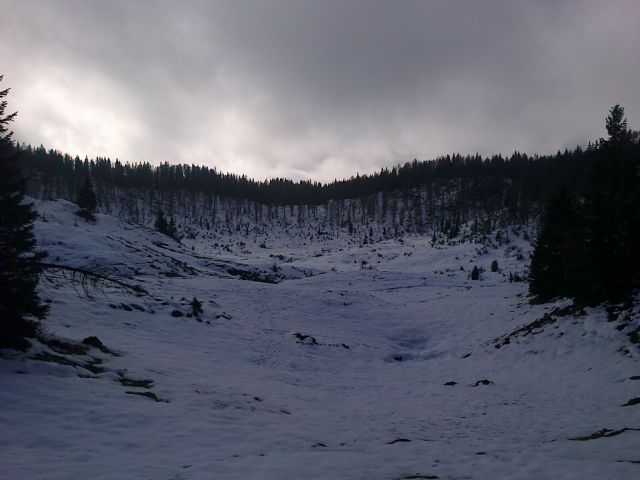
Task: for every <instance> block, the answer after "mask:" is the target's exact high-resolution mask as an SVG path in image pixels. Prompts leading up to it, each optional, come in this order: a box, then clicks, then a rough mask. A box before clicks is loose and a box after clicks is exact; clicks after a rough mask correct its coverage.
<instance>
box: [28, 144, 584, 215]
mask: <svg viewBox="0 0 640 480" xmlns="http://www.w3.org/2000/svg"><path fill="white" fill-rule="evenodd" d="M19 148H20V150H21V163H22V165H23V168H24V169H25V170H26V172H27V176H29V177H30V178H33V177H37V176H38V175H40V176H41V177H42V179H43V180H42V181H43V182H46V183H47V184H48V187H49V188H50V189H51V191H52V196H64V194H65V192H66V191H68V190H69V189H71V191H74V190H77V188H78V186H79V185H80V184H81V183H82V182H83V181H84V179H85V178H86V177H87V176H91V178H92V179H93V180H94V181H95V183H96V184H98V185H103V186H107V187H119V188H137V189H143V190H154V191H189V192H197V193H207V194H215V195H219V196H222V197H228V198H240V199H246V200H251V201H254V202H259V203H262V204H265V205H320V204H323V203H326V202H328V201H329V200H337V199H350V198H362V197H366V196H369V195H373V194H376V193H378V192H391V191H398V190H407V189H411V188H415V187H417V186H420V185H424V184H426V183H430V182H433V181H435V180H442V179H453V178H455V179H463V180H469V181H482V182H483V184H484V185H485V186H486V187H493V188H495V189H496V190H498V191H499V192H500V193H501V194H504V196H505V200H506V201H507V203H509V204H510V205H511V206H513V207H515V206H516V205H517V204H518V203H522V202H525V203H526V202H535V201H539V200H540V199H544V198H546V197H547V196H548V195H549V193H550V191H552V190H553V189H554V188H555V187H557V186H558V185H565V186H567V187H568V188H570V189H572V190H575V189H576V188H578V187H579V185H580V182H581V181H582V179H583V173H584V171H585V168H584V165H585V163H588V162H589V161H590V157H591V155H592V152H591V150H590V149H587V150H583V149H582V148H581V147H579V146H578V147H576V148H575V149H574V150H571V151H569V150H565V151H564V152H557V153H556V154H555V155H543V156H538V155H534V156H529V155H527V154H525V153H520V152H514V153H513V154H512V155H511V156H509V157H503V156H502V155H494V156H491V157H483V156H481V155H477V154H476V155H466V156H463V155H460V154H454V155H446V156H443V157H439V158H437V159H434V160H422V161H418V160H413V161H411V162H407V163H405V164H404V165H398V166H394V167H392V168H387V167H385V168H382V169H380V170H379V171H378V172H375V173H373V174H370V175H355V176H353V177H351V178H349V179H344V180H334V181H333V182H330V183H325V184H323V183H320V182H312V181H305V180H301V181H292V180H289V179H285V178H274V179H270V180H265V181H256V180H252V179H249V178H247V177H246V176H245V175H236V174H232V173H222V172H219V171H218V170H217V169H216V168H210V167H207V166H197V165H187V164H177V165H174V164H169V163H167V162H164V163H160V164H159V165H151V164H150V163H147V162H143V163H122V162H121V161H120V160H117V159H116V160H115V161H112V160H111V159H109V158H104V157H97V158H95V159H89V158H85V159H84V160H82V159H80V158H79V157H77V156H76V157H71V156H70V155H68V154H63V153H61V152H58V151H55V150H47V149H46V148H45V147H43V146H40V147H32V146H30V145H19ZM502 179H508V180H509V182H508V185H505V184H503V183H502V182H499V181H498V182H497V180H502Z"/></svg>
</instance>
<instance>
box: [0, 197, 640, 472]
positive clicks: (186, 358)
mask: <svg viewBox="0 0 640 480" xmlns="http://www.w3.org/2000/svg"><path fill="white" fill-rule="evenodd" d="M37 207H38V210H39V211H40V212H41V213H42V214H43V216H44V218H45V219H46V221H38V222H37V225H36V234H37V238H38V242H39V245H41V246H43V247H45V248H46V249H47V250H48V251H49V253H50V260H51V261H55V262H59V263H63V264H66V265H73V266H90V267H94V268H95V267H97V268H99V269H100V271H102V272H105V273H108V274H111V275H117V276H118V278H121V279H122V278H124V279H126V281H128V282H129V283H132V284H139V285H141V286H142V287H143V288H145V289H146V290H147V291H148V292H149V295H147V296H136V295H135V294H133V293H132V292H124V291H121V290H118V289H115V288H112V287H106V288H105V291H104V292H102V291H98V292H94V293H93V295H91V297H87V296H86V295H83V294H82V291H79V288H78V287H77V286H75V287H74V286H73V285H70V283H69V282H68V281H64V280H63V279H60V278H51V279H50V280H49V281H45V282H43V284H42V285H41V293H42V296H43V298H46V299H50V300H51V312H50V315H49V317H48V319H47V320H46V322H45V323H44V330H45V332H46V333H47V334H48V335H50V336H52V337H54V338H59V339H67V340H73V341H78V342H79V341H81V340H82V339H84V338H86V337H89V336H97V337H98V338H99V339H100V340H101V341H102V342H103V343H104V345H106V347H108V348H109V349H111V350H112V351H113V352H114V353H116V354H117V355H113V354H110V353H104V352H102V351H100V350H99V349H97V348H93V347H92V348H90V349H89V350H88V351H87V352H86V353H84V354H76V355H72V354H64V353H60V352H56V351H55V349H54V348H53V347H52V346H51V345H47V344H44V343H38V344H37V345H35V346H34V349H33V350H32V351H30V352H28V354H26V355H25V354H12V355H9V354H4V357H5V358H4V359H2V360H0V424H1V425H2V428H1V429H0V452H1V453H0V464H2V471H3V474H2V475H1V476H2V477H3V478H8V479H14V478H15V479H18V478H30V479H68V478H91V479H122V478H136V479H185V480H186V479H189V480H191V479H212V478H215V479H218V478H219V479H250V478H256V479H289V478H305V479H334V478H340V479H354V480H355V479H402V478H420V476H422V478H432V477H433V478H435V477H437V478H441V479H457V478H471V479H485V478H495V479H500V478H505V479H507V478H508V479H520V478H522V479H525V478H527V479H535V478H555V479H574V478H575V479H585V478H586V479H601V478H620V479H624V478H637V475H638V465H637V464H634V463H632V462H637V461H639V460H640V454H639V453H638V448H637V447H638V445H640V431H635V430H626V431H623V432H621V433H620V434H618V435H615V436H611V437H605V438H598V439H593V440H587V441H579V440H570V439H571V438H576V437H584V436H589V435H591V434H593V433H595V432H598V431H600V430H602V429H603V428H606V429H610V430H621V429H623V428H630V429H639V428H640V405H635V406H626V407H623V406H622V405H624V404H625V403H626V402H627V401H629V400H630V399H632V398H635V397H639V396H640V380H631V379H630V377H633V376H637V375H640V365H639V364H638V358H639V356H638V351H637V349H635V347H628V350H627V351H624V350H621V349H622V348H623V347H625V346H626V345H628V342H627V340H626V337H625V336H624V334H623V332H620V331H618V330H617V329H616V328H615V323H612V322H608V321H607V315H606V313H605V312H604V310H603V309H590V310H588V311H587V312H586V316H583V317H574V316H571V315H570V316H565V317H558V318H557V321H556V322H555V323H552V324H550V325H547V326H546V327H545V328H544V329H543V330H541V331H539V332H538V333H537V334H535V335H527V336H518V337H513V338H512V339H511V342H510V344H508V345H505V346H503V347H502V348H499V349H498V348H495V342H494V340H495V339H497V338H500V337H503V336H504V335H507V334H509V333H510V332H512V331H514V330H516V329H517V328H519V327H521V326H523V325H525V324H528V323H530V322H532V321H534V320H536V319H539V318H542V317H543V315H544V314H545V313H549V312H551V311H552V310H553V308H555V307H558V306H559V307H563V306H566V305H567V301H566V300H565V301H560V302H557V303H555V304H547V305H530V304H529V303H528V298H527V297H526V284H524V283H510V282H509V281H508V274H509V272H513V273H520V274H521V273H522V272H523V271H524V269H525V264H526V260H518V259H517V257H516V255H515V251H514V248H509V246H506V245H503V246H497V247H496V248H491V247H490V248H482V245H478V244H470V243H466V244H461V245H452V246H447V247H438V248H434V247H431V246H430V241H429V239H428V238H421V237H417V236H412V237H406V238H405V239H404V241H403V242H402V243H401V242H399V241H396V240H388V241H385V242H380V243H376V244H373V245H365V246H358V245H354V244H351V243H348V242H347V241H346V240H345V241H344V242H343V243H340V242H341V241H340V240H339V239H334V240H333V241H329V242H328V243H327V244H322V243H320V241H319V240H318V241H316V243H313V244H309V245H299V246H292V245H291V244H290V242H288V241H287V240H286V232H284V231H281V232H276V233H273V232H272V242H271V243H270V248H267V249H261V248H255V246H251V247H249V250H250V251H252V253H250V254H249V253H231V252H228V251H226V250H223V249H222V248H218V249H216V248H214V247H213V246H212V245H210V244H207V243H205V242H204V241H199V240H198V239H196V240H194V241H191V242H185V245H181V244H179V243H177V242H174V241H173V240H171V239H168V238H167V237H164V236H162V235H160V234H158V233H157V232H154V231H152V230H149V229H146V228H143V227H140V226H137V225H133V224H129V223H127V222H124V221H122V220H120V219H118V218H115V217H111V216H107V215H98V221H97V222H96V223H95V224H90V223H86V222H84V221H83V220H82V219H80V218H78V217H76V216H75V215H74V214H73V212H74V210H75V206H74V205H73V204H71V203H69V202H65V201H50V202H37ZM236 240H237V239H229V242H231V241H236ZM513 246H516V247H519V248H521V249H522V250H523V251H524V252H527V251H528V249H529V248H530V247H529V245H528V243H527V242H525V241H523V240H521V239H518V238H513V242H512V245H511V247H513ZM192 247H193V250H192ZM249 250H247V251H249ZM318 253H320V254H321V256H316V255H317V254H318ZM525 258H526V255H525ZM281 259H282V260H281ZM494 259H497V260H498V262H499V265H500V268H501V272H491V271H490V269H489V266H490V265H491V262H492V261H493V260H494ZM363 261H364V262H366V263H363ZM274 263H275V264H276V265H277V266H278V267H279V269H278V272H277V275H276V276H274V277H270V278H271V279H272V280H275V281H277V282H279V283H265V282H257V281H247V280H242V279H241V278H240V276H239V275H237V274H235V275H233V274H231V273H229V270H230V269H235V270H236V271H246V272H257V273H260V274H261V275H263V274H275V272H273V271H272V270H273V265H274ZM473 265H478V266H482V267H484V269H485V271H484V273H483V277H482V280H479V281H472V280H470V279H469V278H468V277H469V272H470V271H471V269H472V268H473ZM460 267H463V270H461V268H460ZM261 272H262V273H261ZM236 273H237V272H236ZM194 296H196V297H197V298H198V299H200V300H201V301H203V304H204V313H203V315H202V318H201V319H200V320H201V321H199V320H198V319H197V318H195V317H189V316H187V315H186V314H187V313H188V312H189V306H188V303H189V302H190V301H191V299H192V298H193V297H194ZM174 310H179V311H181V312H182V313H183V314H184V316H181V317H174V316H172V315H171V312H172V311H174ZM296 334H300V335H296ZM47 353H48V354H49V356H47ZM38 354H40V356H39V357H38ZM52 354H55V355H59V356H62V357H64V358H67V359H70V360H71V362H70V363H72V364H71V365H63V364H60V363H56V362H55V361H43V359H49V360H51V359H52V357H51V355H52ZM33 357H38V358H40V360H36V359H34V358H33ZM53 358H58V357H53ZM95 359H99V360H101V361H102V363H98V361H96V360H95ZM87 364H93V365H94V367H98V368H93V371H92V370H87V369H86V368H84V367H83V365H85V366H86V365H87ZM140 380H152V384H151V385H150V388H145V387H144V386H140V385H143V383H136V381H140ZM483 380H488V382H482V381H483ZM127 382H129V383H127ZM449 382H456V383H455V384H452V385H445V384H446V383H449ZM123 383H124V384H126V385H123ZM484 383H486V384H484ZM144 385H146V386H149V384H148V383H147V384H144ZM127 392H135V393H127ZM146 392H148V393H153V394H154V395H155V398H150V397H148V396H143V395H140V394H141V393H142V394H144V393H146ZM156 400H158V401H156Z"/></svg>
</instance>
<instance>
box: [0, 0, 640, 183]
mask: <svg viewBox="0 0 640 480" xmlns="http://www.w3.org/2000/svg"><path fill="white" fill-rule="evenodd" d="M0 11H1V12H2V19H1V20H0V74H4V75H5V80H4V81H3V83H2V85H1V86H3V87H5V88H6V87H11V88H12V93H11V95H10V96H9V98H8V100H9V102H10V107H9V108H10V109H11V110H18V111H19V116H18V118H17V120H16V123H15V125H14V130H15V132H16V137H17V139H18V140H20V141H25V142H29V143H31V144H34V145H39V144H44V145H45V146H46V147H48V148H56V149H59V150H61V151H63V152H68V153H70V154H73V155H76V154H78V155H80V156H81V157H84V156H85V155H89V156H90V157H92V156H96V155H100V156H109V157H111V158H112V159H115V158H120V160H122V161H131V162H135V161H149V162H152V163H159V162H160V161H168V162H171V163H176V162H186V163H196V164H207V165H210V166H215V167H217V168H218V169H219V170H222V171H230V172H236V173H244V174H247V175H249V176H251V177H254V178H258V179H262V178H267V177H274V176H285V177H289V178H294V179H301V178H312V179H315V180H323V181H326V180H331V179H333V178H335V177H337V178H341V177H345V176H350V175H352V174H355V173H356V172H360V173H368V172H372V171H374V170H377V169H379V168H380V167H381V166H383V165H394V164H397V163H400V162H404V161H407V160H411V159H413V158H419V159H425V158H433V157H435V156H438V155H441V154H446V153H453V152H460V153H463V154H464V153H471V154H472V153H476V152H479V153H481V154H491V153H500V152H501V153H506V154H508V153H511V152H513V151H514V150H520V151H524V152H528V153H534V152H538V153H547V152H555V151H556V150H557V149H564V148H565V147H570V148H571V147H574V146H575V145H576V144H586V142H588V141H589V140H592V139H595V138H597V137H600V136H604V135H605V131H604V118H605V116H606V113H607V110H608V108H609V107H610V106H612V105H613V104H615V103H620V104H622V105H623V106H624V107H625V108H626V113H627V118H628V119H629V122H630V125H631V126H632V127H634V128H636V129H637V128H640V49H639V46H640V1H638V0H621V1H613V0H606V1H605V0H574V1H551V0H548V1H547V0H538V1H531V0H526V1H525V0H522V1H517V0H504V1H493V0H483V1H480V0H466V1H465V0H441V1H427V0H424V1H410V0H398V1H392V0H387V1H379V0H335V1H330V0H316V1H303V0H288V1H285V0H254V1H241V0H228V1H224V2H223V1H211V0H207V1H204V0H203V1H195V0H183V1H151V0H147V1H143V0H137V1H135V0H125V1H117V0H76V1H71V0H41V1H31V0H0Z"/></svg>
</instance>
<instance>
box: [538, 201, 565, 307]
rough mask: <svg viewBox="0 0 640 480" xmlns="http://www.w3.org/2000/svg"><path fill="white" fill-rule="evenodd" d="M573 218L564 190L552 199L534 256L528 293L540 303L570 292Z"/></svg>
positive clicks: (541, 227)
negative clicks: (570, 244) (569, 266)
mask: <svg viewBox="0 0 640 480" xmlns="http://www.w3.org/2000/svg"><path fill="white" fill-rule="evenodd" d="M574 217H575V211H574V208H573V202H572V200H571V197H570V196H569V194H568V192H567V191H566V190H565V189H561V190H560V191H559V192H558V193H557V194H555V195H554V196H553V197H552V198H551V199H550V200H549V204H548V205H547V208H546V211H545V213H544V216H543V218H542V224H541V225H540V230H539V232H538V238H537V239H536V241H535V245H534V250H533V255H532V256H531V267H530V269H529V291H530V292H531V293H532V294H533V295H536V296H537V297H538V298H539V299H540V300H543V301H544V300H550V299H552V298H553V297H556V296H559V295H563V294H566V293H567V291H568V288H569V287H568V278H569V272H568V261H569V259H568V257H569V256H570V255H571V252H570V251H569V238H570V232H571V227H570V225H571V222H572V221H573V218H574Z"/></svg>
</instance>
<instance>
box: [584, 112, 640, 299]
mask: <svg viewBox="0 0 640 480" xmlns="http://www.w3.org/2000/svg"><path fill="white" fill-rule="evenodd" d="M606 127H607V133H608V134H609V138H607V139H601V140H600V141H599V142H598V145H597V146H596V149H595V153H596V155H595V160H594V162H593V165H592V168H591V171H590V175H589V177H588V181H587V187H586V190H585V194H584V206H583V209H582V222H581V231H580V235H581V237H582V238H583V242H584V249H583V253H582V254H583V258H582V262H581V265H580V266H581V267H582V268H583V271H584V272H587V274H588V276H589V279H590V281H589V282H584V285H582V286H581V288H579V289H576V294H577V296H582V297H584V299H589V300H595V301H601V300H620V299H622V298H623V297H624V296H626V295H628V294H629V293H630V292H631V290H632V288H633V285H634V281H633V278H634V276H637V272H636V268H637V263H633V262H634V259H637V255H636V252H637V249H638V244H637V243H635V242H636V241H637V240H636V239H634V237H635V236H636V235H635V234H634V233H633V232H634V231H635V229H636V228H637V225H636V222H637V221H638V216H637V204H636V201H635V199H634V195H635V194H634V192H635V191H637V188H638V159H637V153H638V152H637V149H636V151H635V154H634V150H633V142H632V141H631V139H632V136H631V133H630V132H629V130H628V129H627V121H626V119H625V117H624V109H623V108H622V107H620V106H619V105H615V106H614V107H612V108H611V110H610V111H609V116H608V117H607V120H606Z"/></svg>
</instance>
